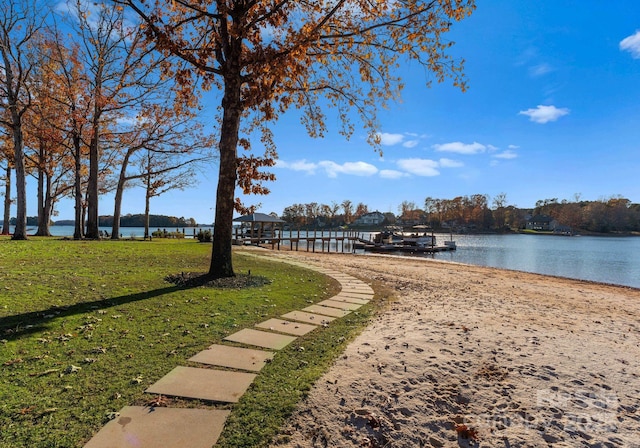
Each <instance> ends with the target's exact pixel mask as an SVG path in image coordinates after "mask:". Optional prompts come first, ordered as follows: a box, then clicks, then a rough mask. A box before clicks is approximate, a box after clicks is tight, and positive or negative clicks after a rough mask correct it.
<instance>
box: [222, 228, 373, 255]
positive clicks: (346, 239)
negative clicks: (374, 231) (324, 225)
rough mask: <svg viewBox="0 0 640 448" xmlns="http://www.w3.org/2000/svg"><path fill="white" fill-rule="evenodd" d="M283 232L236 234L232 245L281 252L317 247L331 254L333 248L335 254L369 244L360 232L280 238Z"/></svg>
mask: <svg viewBox="0 0 640 448" xmlns="http://www.w3.org/2000/svg"><path fill="white" fill-rule="evenodd" d="M282 233H283V232H276V233H275V235H270V234H265V235H257V236H256V235H250V236H242V235H239V234H236V236H235V238H234V240H233V244H235V245H240V246H242V245H264V246H267V247H271V249H272V250H282V249H285V248H286V247H287V246H288V248H289V250H291V251H293V250H295V251H298V250H300V247H301V246H302V250H304V249H306V251H307V252H316V249H317V246H318V245H319V246H320V247H319V250H320V252H325V247H326V252H331V248H332V247H334V248H335V252H336V253H340V252H341V253H345V252H354V251H355V249H356V243H360V244H371V241H369V240H366V239H363V238H362V237H361V234H360V232H356V231H342V230H339V231H338V230H329V231H326V230H324V231H316V230H314V231H306V232H301V231H300V230H298V231H291V232H287V233H289V236H282Z"/></svg>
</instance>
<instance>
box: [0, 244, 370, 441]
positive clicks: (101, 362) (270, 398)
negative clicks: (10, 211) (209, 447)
mask: <svg viewBox="0 0 640 448" xmlns="http://www.w3.org/2000/svg"><path fill="white" fill-rule="evenodd" d="M0 254H1V256H0V364H1V365H2V366H1V368H0V428H1V430H0V447H2V448H4V447H12V448H13V447H79V446H82V445H84V443H86V442H87V441H88V440H89V439H90V438H91V437H92V435H93V434H95V432H97V431H98V430H99V429H100V428H101V427H102V426H103V425H104V424H105V423H106V422H107V421H108V419H109V418H110V416H111V415H112V413H113V412H117V411H118V410H119V409H121V408H122V407H124V406H127V405H141V404H144V403H146V402H148V401H149V400H150V399H151V398H153V396H151V395H148V394H144V390H145V389H146V388H147V387H148V386H150V385H151V384H153V383H154V382H155V381H157V380H158V379H159V378H161V377H162V376H164V375H165V374H166V373H168V372H169V371H170V370H172V369H173V368H174V367H175V366H178V365H193V366H195V364H191V363H189V362H188V361H187V359H188V358H190V357H191V356H192V355H194V354H195V353H197V352H199V351H201V350H203V349H205V348H206V347H208V346H209V345H211V344H213V343H219V342H221V341H222V339H223V338H224V337H225V336H227V335H229V334H231V333H234V332H236V331H238V330H240V329H242V328H247V327H252V326H253V325H254V324H255V323H258V322H261V321H263V320H266V319H268V318H270V317H276V316H279V315H281V314H284V313H286V312H288V311H291V310H294V309H300V308H303V307H305V306H308V304H309V303H311V302H317V301H320V300H322V299H323V298H326V297H328V296H331V295H333V294H334V293H335V291H336V288H337V286H336V283H335V282H333V281H332V280H330V279H328V278H327V277H325V276H323V275H321V274H319V273H315V272H313V271H309V270H305V269H301V268H298V267H294V266H291V265H288V264H284V263H279V262H275V261H273V262H270V261H265V260H261V259H256V258H255V257H248V256H244V255H243V254H242V253H241V252H236V253H234V267H235V270H236V272H238V273H244V274H247V273H248V271H249V270H250V271H251V275H252V276H261V277H265V278H266V279H267V280H268V282H267V284H265V285H263V286H256V287H250V288H242V289H240V288H211V287H184V286H176V285H174V284H171V283H168V282H167V281H165V280H164V279H165V277H166V276H167V275H171V274H176V273H181V272H205V271H206V270H207V268H208V264H209V255H210V245H208V244H199V243H197V242H195V241H193V240H155V241H153V242H141V241H118V242H112V241H92V242H80V241H62V240H57V239H50V238H49V239H47V238H42V239H38V238H32V239H31V240H29V241H9V239H8V238H4V237H3V238H0ZM372 312H373V306H371V305H369V306H366V307H364V308H363V309H361V310H359V312H357V313H352V314H351V315H349V316H348V317H346V318H343V319H341V320H338V321H336V322H334V323H332V324H331V325H330V326H329V327H328V328H324V329H320V330H316V331H314V332H312V333H310V334H309V335H307V336H305V337H302V338H299V339H297V340H296V342H294V343H293V344H291V345H290V346H289V347H287V348H286V349H285V350H282V351H280V352H279V353H278V355H277V356H276V357H275V359H274V361H273V362H271V363H269V364H268V365H267V366H266V367H265V368H264V369H263V371H262V372H261V373H260V374H259V375H258V377H257V378H256V380H255V382H254V384H253V385H252V386H251V388H250V389H249V391H248V392H247V393H246V394H245V395H244V396H243V397H242V398H241V400H240V402H239V403H238V404H236V405H234V406H232V405H222V404H216V403H210V402H202V401H197V400H174V402H173V405H175V406H186V407H202V408H207V407H219V408H220V407H222V408H230V409H232V413H231V416H230V418H229V419H228V422H227V425H226V427H225V430H224V432H223V434H222V437H221V439H220V441H219V444H218V445H219V446H222V447H238V446H244V447H259V446H267V445H268V444H269V442H270V441H271V440H272V438H273V437H274V436H275V435H276V434H277V433H278V430H279V428H280V427H281V426H282V424H283V423H284V421H285V419H286V418H287V416H289V415H290V414H291V412H292V410H293V409H294V408H295V405H296V403H297V402H298V401H299V400H300V399H301V398H302V397H304V395H305V394H306V393H307V392H308V390H309V389H310V388H311V386H312V384H313V382H314V381H315V380H316V379H317V378H319V376H320V375H321V374H322V373H323V372H324V371H326V369H327V368H328V367H329V366H330V364H331V362H332V361H333V360H334V359H335V358H336V357H337V356H338V355H339V354H340V353H341V352H342V350H343V349H344V346H345V345H346V343H347V342H348V341H349V340H350V339H351V338H352V337H353V336H354V335H355V334H356V333H357V332H358V331H359V329H361V328H362V327H363V326H364V325H365V324H366V323H367V321H368V319H369V318H370V315H371V313H372ZM303 349H304V350H303Z"/></svg>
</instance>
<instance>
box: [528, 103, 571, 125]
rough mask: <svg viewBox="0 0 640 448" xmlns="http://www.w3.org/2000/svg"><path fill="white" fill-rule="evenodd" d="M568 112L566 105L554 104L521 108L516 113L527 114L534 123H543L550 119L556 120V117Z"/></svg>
mask: <svg viewBox="0 0 640 448" xmlns="http://www.w3.org/2000/svg"><path fill="white" fill-rule="evenodd" d="M569 112H570V111H569V109H567V108H566V107H562V108H557V107H556V106H542V105H538V107H536V108H535V109H527V110H521V111H520V112H518V115H527V116H528V117H529V120H531V121H533V122H535V123H540V124H545V123H548V122H550V121H556V120H557V119H558V118H560V117H562V116H564V115H568V114H569Z"/></svg>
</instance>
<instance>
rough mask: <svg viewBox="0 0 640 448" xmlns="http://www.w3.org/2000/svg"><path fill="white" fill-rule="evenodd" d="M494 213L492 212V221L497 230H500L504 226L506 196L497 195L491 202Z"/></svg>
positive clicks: (503, 194) (504, 194)
mask: <svg viewBox="0 0 640 448" xmlns="http://www.w3.org/2000/svg"><path fill="white" fill-rule="evenodd" d="M492 204H493V207H494V211H493V219H494V220H495V223H496V227H497V228H498V229H499V230H502V229H503V228H504V225H505V209H504V208H505V207H506V206H507V194H506V193H499V194H497V195H496V196H495V197H494V198H493V201H492Z"/></svg>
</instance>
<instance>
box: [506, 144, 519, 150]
mask: <svg viewBox="0 0 640 448" xmlns="http://www.w3.org/2000/svg"><path fill="white" fill-rule="evenodd" d="M507 148H509V149H518V148H519V146H517V145H509V146H507Z"/></svg>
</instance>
